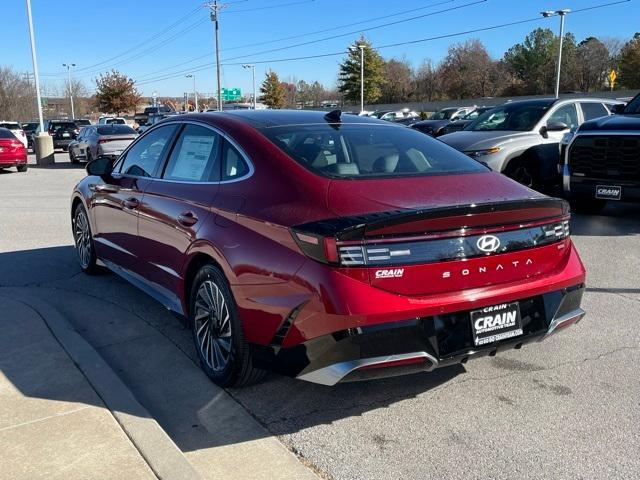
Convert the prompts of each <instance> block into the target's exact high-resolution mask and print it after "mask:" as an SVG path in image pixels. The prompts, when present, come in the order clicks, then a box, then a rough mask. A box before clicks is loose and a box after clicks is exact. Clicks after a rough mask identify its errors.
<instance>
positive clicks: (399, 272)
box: [376, 268, 404, 278]
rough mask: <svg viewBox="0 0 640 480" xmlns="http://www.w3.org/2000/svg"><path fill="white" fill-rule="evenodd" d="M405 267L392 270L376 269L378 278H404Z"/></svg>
mask: <svg viewBox="0 0 640 480" xmlns="http://www.w3.org/2000/svg"><path fill="white" fill-rule="evenodd" d="M403 275H404V268H392V269H390V270H386V269H385V270H376V278H402V276H403Z"/></svg>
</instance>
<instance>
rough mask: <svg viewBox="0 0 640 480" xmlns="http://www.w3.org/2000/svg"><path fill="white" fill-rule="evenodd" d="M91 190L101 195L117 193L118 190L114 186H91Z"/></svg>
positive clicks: (94, 184)
mask: <svg viewBox="0 0 640 480" xmlns="http://www.w3.org/2000/svg"><path fill="white" fill-rule="evenodd" d="M89 190H91V191H94V192H100V193H116V192H117V191H118V189H117V188H116V187H114V186H112V185H104V184H99V183H98V184H96V183H92V184H90V185H89Z"/></svg>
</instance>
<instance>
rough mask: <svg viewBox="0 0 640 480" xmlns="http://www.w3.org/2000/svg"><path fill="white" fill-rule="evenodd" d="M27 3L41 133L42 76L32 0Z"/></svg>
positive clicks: (27, 0) (42, 121)
mask: <svg viewBox="0 0 640 480" xmlns="http://www.w3.org/2000/svg"><path fill="white" fill-rule="evenodd" d="M26 2H27V18H28V20H29V40H30V41H31V61H32V62H33V78H34V81H35V84H36V99H37V101H38V119H39V120H40V132H41V133H42V132H44V119H43V117H42V96H41V95H40V75H39V73H38V59H37V58H36V39H35V37H34V35H33V18H32V16H31V0H26Z"/></svg>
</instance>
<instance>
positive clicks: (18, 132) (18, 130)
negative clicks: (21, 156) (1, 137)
mask: <svg viewBox="0 0 640 480" xmlns="http://www.w3.org/2000/svg"><path fill="white" fill-rule="evenodd" d="M0 128H6V129H7V130H11V133H13V134H14V135H15V137H16V138H17V139H18V140H20V141H21V142H22V144H23V145H24V148H27V143H28V141H27V134H26V133H24V130H23V129H22V125H20V124H19V123H18V122H3V121H0Z"/></svg>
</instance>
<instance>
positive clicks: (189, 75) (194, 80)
mask: <svg viewBox="0 0 640 480" xmlns="http://www.w3.org/2000/svg"><path fill="white" fill-rule="evenodd" d="M185 77H187V78H192V77H193V103H194V108H193V110H194V111H195V112H196V113H197V112H198V92H197V91H196V74H195V73H190V74H188V75H185Z"/></svg>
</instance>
